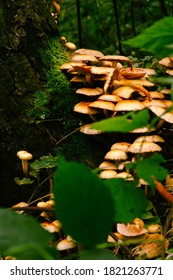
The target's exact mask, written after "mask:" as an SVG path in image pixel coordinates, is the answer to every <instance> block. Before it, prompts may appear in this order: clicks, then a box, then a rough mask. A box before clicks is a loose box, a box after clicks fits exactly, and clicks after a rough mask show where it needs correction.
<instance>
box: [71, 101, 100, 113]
mask: <svg viewBox="0 0 173 280" xmlns="http://www.w3.org/2000/svg"><path fill="white" fill-rule="evenodd" d="M91 103H92V102H88V101H81V102H79V103H77V104H76V105H75V106H74V109H73V110H74V112H78V113H81V114H88V115H94V114H99V113H100V111H99V110H98V109H96V108H91V107H90V104H91Z"/></svg>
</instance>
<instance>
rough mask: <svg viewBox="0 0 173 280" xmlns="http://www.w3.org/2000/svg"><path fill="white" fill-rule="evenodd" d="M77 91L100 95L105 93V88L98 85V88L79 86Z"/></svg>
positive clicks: (84, 93) (78, 92) (88, 94)
mask: <svg viewBox="0 0 173 280" xmlns="http://www.w3.org/2000/svg"><path fill="white" fill-rule="evenodd" d="M76 93H77V94H83V95H87V96H98V95H101V94H102V93H103V89H102V88H99V87H97V88H79V89H77V90H76Z"/></svg>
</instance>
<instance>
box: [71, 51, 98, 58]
mask: <svg viewBox="0 0 173 280" xmlns="http://www.w3.org/2000/svg"><path fill="white" fill-rule="evenodd" d="M75 54H84V55H85V54H87V55H92V56H95V57H96V58H99V57H101V56H103V54H102V53H101V52H100V51H97V50H91V49H77V50H76V51H75Z"/></svg>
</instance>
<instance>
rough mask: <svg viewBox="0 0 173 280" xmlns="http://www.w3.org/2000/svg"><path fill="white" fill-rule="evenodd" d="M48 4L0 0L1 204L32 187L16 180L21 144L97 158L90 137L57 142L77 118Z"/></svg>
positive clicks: (88, 160) (34, 149)
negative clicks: (62, 68) (62, 70)
mask: <svg viewBox="0 0 173 280" xmlns="http://www.w3.org/2000/svg"><path fill="white" fill-rule="evenodd" d="M50 6H51V1H50V0H49V1H46V0H37V1H35V0H26V1H22V0H17V1H13V0H0V140H1V145H0V154H1V161H0V173H1V174H0V205H1V206H8V205H12V204H14V203H16V202H18V201H22V200H25V201H26V200H27V197H30V195H31V193H32V192H33V187H32V186H31V187H30V189H29V188H28V189H27V191H24V190H23V189H22V188H21V187H20V186H17V185H16V184H15V182H14V178H15V177H16V176H22V174H21V166H20V162H19V160H18V159H17V157H16V153H17V151H18V150H20V149H24V150H28V151H29V152H31V153H32V154H33V156H34V158H35V159H36V158H39V157H40V156H43V155H48V154H49V153H54V154H56V153H57V152H62V153H63V154H64V155H65V156H66V157H67V158H69V159H74V160H75V159H76V160H81V161H84V162H86V163H89V164H90V165H91V166H92V165H93V164H94V162H95V160H96V159H95V156H93V151H92V148H91V147H94V145H93V143H94V141H93V143H91V140H90V139H88V138H87V137H85V136H83V135H81V134H80V133H79V132H76V133H74V134H72V135H71V136H70V137H67V138H65V140H64V141H61V139H62V138H63V137H64V136H66V135H67V134H69V133H71V132H72V131H73V130H75V129H76V128H77V127H78V126H79V123H80V119H79V117H78V116H77V115H75V114H74V113H73V112H72V108H73V105H74V104H75V103H76V99H75V98H76V97H73V96H74V95H72V92H74V90H73V89H72V87H71V86H70V84H69V82H68V80H67V79H66V77H65V76H63V74H62V73H61V72H60V71H59V69H58V67H59V65H60V64H61V63H62V62H63V61H64V60H66V59H67V56H66V54H65V52H64V51H63V49H62V48H61V46H60V43H59V30H58V26H57V24H56V23H55V22H54V19H53V17H52V16H51V14H50ZM56 46H57V49H56ZM55 50H56V51H55ZM59 141H60V143H59V144H58V142H59ZM96 146H97V143H96V145H95V147H96ZM98 150H99V149H98ZM89 153H90V154H89ZM101 154H102V152H101Z"/></svg>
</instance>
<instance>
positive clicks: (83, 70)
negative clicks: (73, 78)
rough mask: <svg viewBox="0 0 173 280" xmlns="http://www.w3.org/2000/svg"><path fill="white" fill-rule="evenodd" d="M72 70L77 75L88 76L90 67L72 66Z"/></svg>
mask: <svg viewBox="0 0 173 280" xmlns="http://www.w3.org/2000/svg"><path fill="white" fill-rule="evenodd" d="M73 69H74V70H75V71H77V72H78V74H88V73H91V66H89V65H74V66H73Z"/></svg>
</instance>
